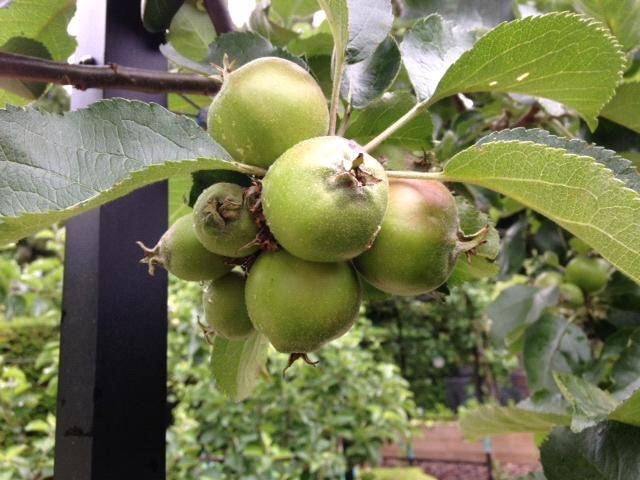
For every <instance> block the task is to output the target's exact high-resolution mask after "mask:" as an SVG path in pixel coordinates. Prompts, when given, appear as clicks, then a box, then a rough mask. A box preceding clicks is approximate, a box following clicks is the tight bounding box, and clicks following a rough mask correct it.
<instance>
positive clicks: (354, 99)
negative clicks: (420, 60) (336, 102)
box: [340, 37, 401, 110]
mask: <svg viewBox="0 0 640 480" xmlns="http://www.w3.org/2000/svg"><path fill="white" fill-rule="evenodd" d="M400 62H401V59H400V50H398V45H397V44H396V41H395V40H394V39H393V37H387V39H386V40H384V41H383V42H382V43H381V44H380V45H378V48H376V50H375V51H374V52H373V53H372V54H371V55H370V56H369V57H368V58H366V59H365V60H363V61H361V62H359V63H354V64H351V65H347V66H346V68H345V71H344V76H343V77H342V85H341V88H340V93H341V95H342V97H343V98H345V99H348V100H351V105H352V106H353V108H355V109H358V110H362V109H364V108H366V107H367V106H368V105H369V104H370V103H371V102H373V101H374V100H375V99H376V98H378V97H380V96H381V95H382V94H383V93H384V92H385V91H386V90H387V89H388V88H389V87H390V86H391V84H392V83H393V81H394V80H395V79H396V76H397V75H398V72H399V71H400Z"/></svg>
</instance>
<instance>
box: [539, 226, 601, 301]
mask: <svg viewBox="0 0 640 480" xmlns="http://www.w3.org/2000/svg"><path fill="white" fill-rule="evenodd" d="M572 247H573V248H574V249H575V248H577V250H578V254H577V255H576V256H575V257H574V258H572V259H571V261H569V263H568V264H567V265H566V266H565V267H564V269H563V271H562V272H560V271H558V270H547V271H545V272H542V273H541V274H540V275H538V276H537V277H536V279H535V281H534V285H535V286H537V287H540V288H548V287H558V289H559V291H560V299H561V300H562V301H563V302H564V303H566V304H567V305H569V306H570V307H573V308H578V307H581V306H583V305H584V304H585V296H588V295H596V294H598V293H600V292H601V291H602V290H603V289H604V288H605V287H606V286H607V283H608V282H609V276H610V270H611V265H609V263H608V262H607V261H606V260H604V259H602V258H594V257H590V256H588V252H589V250H590V248H589V247H588V246H587V245H585V244H583V243H582V242H581V241H578V239H577V238H573V239H572Z"/></svg>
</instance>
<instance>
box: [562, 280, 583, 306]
mask: <svg viewBox="0 0 640 480" xmlns="http://www.w3.org/2000/svg"><path fill="white" fill-rule="evenodd" d="M560 298H562V300H563V301H564V302H566V303H567V304H568V305H570V306H572V307H574V308H577V307H581V306H582V305H584V294H583V293H582V290H580V287H578V286H577V285H574V284H573V283H561V284H560Z"/></svg>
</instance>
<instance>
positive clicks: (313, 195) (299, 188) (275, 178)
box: [262, 137, 388, 262]
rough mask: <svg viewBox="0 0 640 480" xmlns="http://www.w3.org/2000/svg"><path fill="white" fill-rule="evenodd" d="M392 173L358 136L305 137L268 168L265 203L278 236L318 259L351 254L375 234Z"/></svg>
mask: <svg viewBox="0 0 640 480" xmlns="http://www.w3.org/2000/svg"><path fill="white" fill-rule="evenodd" d="M387 193H388V180H387V175H386V173H385V171H384V169H383V168H382V165H380V164H379V163H378V161H377V160H375V159H374V158H373V157H371V156H370V155H367V154H366V153H365V152H364V150H362V147H360V146H359V145H358V144H356V143H355V142H352V141H349V140H346V139H344V138H342V137H318V138H312V139H310V140H305V141H304V142H301V143H299V144H297V145H296V146H294V147H293V148H291V149H289V150H287V151H286V152H285V153H284V154H283V155H282V156H281V157H280V158H279V159H278V160H277V161H276V162H275V163H274V164H273V165H272V166H271V168H269V171H268V172H267V175H266V177H265V178H264V181H263V183H262V207H263V210H264V215H265V218H266V220H267V225H268V226H269V229H270V230H271V233H273V235H274V236H275V238H276V240H277V241H278V242H279V243H280V244H281V245H282V246H283V247H284V248H285V249H286V250H287V251H289V252H290V253H292V254H294V255H295V256H297V257H300V258H302V259H304V260H309V261H313V262H338V261H342V260H349V259H351V258H354V257H355V256H357V255H359V254H360V253H362V252H364V251H365V250H366V249H367V248H368V247H369V246H370V245H371V243H372V242H373V240H374V239H375V236H376V234H377V233H378V231H379V229H380V224H381V223H382V218H383V217H384V212H385V210H386V208H387Z"/></svg>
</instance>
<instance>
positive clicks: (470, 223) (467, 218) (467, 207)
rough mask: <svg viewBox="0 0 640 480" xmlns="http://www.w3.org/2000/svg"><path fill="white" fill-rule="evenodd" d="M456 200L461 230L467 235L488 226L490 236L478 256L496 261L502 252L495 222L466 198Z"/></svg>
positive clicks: (481, 246)
mask: <svg viewBox="0 0 640 480" xmlns="http://www.w3.org/2000/svg"><path fill="white" fill-rule="evenodd" d="M455 198H456V206H457V207H458V219H459V221H460V230H462V232H463V233H464V234H465V235H473V234H474V233H476V232H478V231H480V230H481V229H483V228H484V227H486V226H487V225H488V226H489V234H488V236H487V240H486V242H485V243H483V244H482V245H480V246H479V247H478V249H477V252H476V254H477V255H480V256H481V257H486V258H489V259H491V260H493V259H495V258H496V257H497V256H498V252H499V251H500V234H499V233H498V231H497V230H496V228H495V226H494V224H493V222H492V221H491V219H490V218H489V216H488V215H487V214H486V213H484V212H482V211H480V210H478V209H477V208H476V206H475V205H473V204H472V203H471V202H470V201H469V200H467V199H466V198H465V197H463V196H461V195H458V196H456V197H455Z"/></svg>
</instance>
